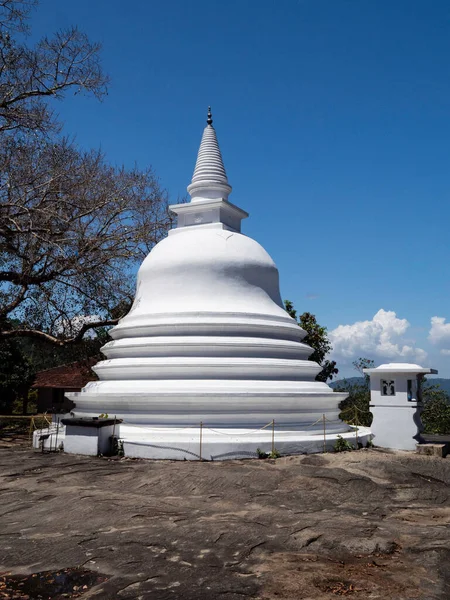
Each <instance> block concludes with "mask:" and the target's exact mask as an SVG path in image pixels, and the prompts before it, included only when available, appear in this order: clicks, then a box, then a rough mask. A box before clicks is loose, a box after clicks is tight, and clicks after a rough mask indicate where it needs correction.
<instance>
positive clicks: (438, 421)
mask: <svg viewBox="0 0 450 600" xmlns="http://www.w3.org/2000/svg"><path fill="white" fill-rule="evenodd" d="M422 397H423V403H424V409H423V412H422V414H421V419H422V423H423V426H424V433H434V434H441V435H447V434H450V397H449V395H448V394H447V392H445V391H444V390H442V389H441V388H440V387H439V386H438V385H428V386H426V387H424V389H423V392H422Z"/></svg>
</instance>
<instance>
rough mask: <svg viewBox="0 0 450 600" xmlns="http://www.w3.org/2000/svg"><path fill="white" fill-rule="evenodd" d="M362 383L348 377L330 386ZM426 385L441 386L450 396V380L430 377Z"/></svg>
mask: <svg viewBox="0 0 450 600" xmlns="http://www.w3.org/2000/svg"><path fill="white" fill-rule="evenodd" d="M362 382H363V378H362V377H347V378H346V379H338V380H337V381H332V382H331V383H330V384H329V385H330V386H331V387H332V388H333V389H334V388H335V387H345V383H348V384H349V385H354V384H356V383H362ZM426 383H429V384H432V385H439V386H440V387H441V388H442V389H443V390H445V391H446V392H447V394H450V379H443V378H442V377H429V378H428V379H427V382H426ZM425 385H426V384H425Z"/></svg>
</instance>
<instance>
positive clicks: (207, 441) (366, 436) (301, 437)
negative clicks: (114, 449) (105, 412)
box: [120, 424, 371, 460]
mask: <svg viewBox="0 0 450 600" xmlns="http://www.w3.org/2000/svg"><path fill="white" fill-rule="evenodd" d="M321 427H322V426H321ZM355 429H356V428H352V430H351V431H349V432H347V433H328V434H327V433H326V434H325V449H326V451H327V452H330V451H333V447H334V445H335V443H336V441H337V437H338V435H340V436H341V437H342V438H344V439H345V440H348V441H349V442H350V443H351V444H353V446H356V442H357V441H358V442H360V443H362V444H363V445H364V446H365V445H366V444H367V441H368V440H370V438H371V432H370V429H369V428H368V427H358V431H357V432H356V431H355ZM272 434H273V433H272V427H271V426H270V425H269V426H268V427H266V429H263V430H261V429H259V430H254V429H246V430H242V429H227V430H220V431H219V430H214V429H210V428H208V427H202V428H201V429H200V427H191V428H188V429H181V430H180V429H173V430H172V431H171V430H170V429H169V428H161V429H156V428H150V427H145V426H142V427H139V426H134V425H125V424H122V425H121V427H120V439H121V440H122V441H123V446H124V452H125V456H130V457H139V458H152V459H171V460H200V459H202V460H231V459H241V458H257V457H258V453H257V449H259V450H261V451H262V452H266V453H268V454H269V453H270V452H271V451H272ZM200 438H201V440H202V443H201V448H200ZM273 445H274V448H275V449H276V450H277V452H279V453H280V454H281V455H291V454H311V453H318V452H323V451H324V435H323V431H322V432H321V433H318V432H317V430H315V431H314V432H312V433H311V434H309V435H308V434H305V432H304V431H302V432H299V431H295V430H288V429H277V428H276V427H275V432H274V444H273ZM200 453H201V454H200Z"/></svg>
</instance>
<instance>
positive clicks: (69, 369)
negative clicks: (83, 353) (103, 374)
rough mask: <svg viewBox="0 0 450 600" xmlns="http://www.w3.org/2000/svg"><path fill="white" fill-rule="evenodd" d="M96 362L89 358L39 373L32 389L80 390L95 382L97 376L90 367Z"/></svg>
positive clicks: (94, 359)
mask: <svg viewBox="0 0 450 600" xmlns="http://www.w3.org/2000/svg"><path fill="white" fill-rule="evenodd" d="M97 362H98V358H89V359H87V360H84V361H79V362H73V363H70V364H68V365H61V366H60V367H54V368H53V369H47V370H45V371H39V373H36V378H35V380H34V383H33V385H32V387H34V388H65V389H69V388H80V389H81V388H82V387H84V386H85V385H86V384H87V383H88V382H89V381H95V380H96V379H97V376H96V375H95V373H94V372H93V371H92V370H91V367H92V366H94V365H95V364H96V363H97Z"/></svg>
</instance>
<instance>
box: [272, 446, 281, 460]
mask: <svg viewBox="0 0 450 600" xmlns="http://www.w3.org/2000/svg"><path fill="white" fill-rule="evenodd" d="M269 458H281V454H280V453H279V452H278V450H277V449H276V448H275V449H274V451H273V452H269Z"/></svg>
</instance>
